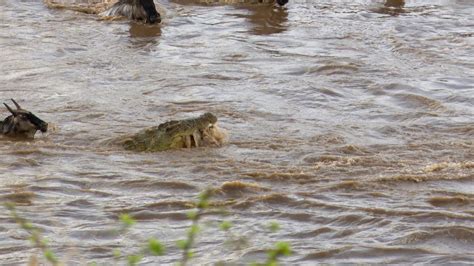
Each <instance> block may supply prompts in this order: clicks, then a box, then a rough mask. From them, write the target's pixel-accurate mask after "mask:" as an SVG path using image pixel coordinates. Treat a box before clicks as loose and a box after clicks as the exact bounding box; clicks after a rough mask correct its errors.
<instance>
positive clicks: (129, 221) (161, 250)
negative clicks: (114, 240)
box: [114, 214, 165, 266]
mask: <svg viewBox="0 0 474 266" xmlns="http://www.w3.org/2000/svg"><path fill="white" fill-rule="evenodd" d="M119 220H120V221H121V223H122V225H121V228H120V232H121V233H125V232H126V231H127V230H128V229H130V228H131V227H132V226H133V225H135V224H136V223H137V222H136V221H135V219H133V217H131V216H130V215H128V214H121V215H120V216H119ZM146 253H149V254H151V255H154V256H162V255H164V254H165V246H164V245H163V244H161V242H160V241H158V240H157V239H155V238H150V239H148V243H147V245H146V246H145V247H143V248H142V250H141V251H140V252H139V253H137V254H130V255H127V256H126V258H127V264H128V265H130V266H133V265H137V264H138V263H140V261H141V260H142V258H143V257H144V256H145V254H146ZM121 256H122V254H121V252H120V251H119V250H114V258H115V259H116V260H117V259H118V258H120V257H121Z"/></svg>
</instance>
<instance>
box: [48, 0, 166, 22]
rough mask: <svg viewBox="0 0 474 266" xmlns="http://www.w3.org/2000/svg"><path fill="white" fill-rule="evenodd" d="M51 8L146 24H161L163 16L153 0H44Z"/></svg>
mask: <svg viewBox="0 0 474 266" xmlns="http://www.w3.org/2000/svg"><path fill="white" fill-rule="evenodd" d="M44 2H45V4H46V5H47V6H48V7H50V8H59V9H69V10H75V11H79V12H84V13H89V14H98V15H99V16H101V17H110V18H114V17H126V18H129V19H132V20H142V21H145V22H146V23H150V24H152V23H160V22H161V15H160V13H158V11H157V10H156V6H155V3H154V2H153V0H44Z"/></svg>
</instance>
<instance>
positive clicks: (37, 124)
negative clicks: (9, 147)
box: [0, 99, 48, 139]
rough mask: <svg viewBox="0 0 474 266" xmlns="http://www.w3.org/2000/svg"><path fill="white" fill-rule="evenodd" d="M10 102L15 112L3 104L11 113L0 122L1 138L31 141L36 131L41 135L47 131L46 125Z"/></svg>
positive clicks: (15, 103)
mask: <svg viewBox="0 0 474 266" xmlns="http://www.w3.org/2000/svg"><path fill="white" fill-rule="evenodd" d="M11 100H12V102H13V104H14V105H15V107H16V110H13V109H12V108H11V107H10V106H8V105H7V104H6V103H3V104H4V105H5V107H6V108H7V109H8V111H10V113H11V115H9V116H8V117H7V118H5V119H4V120H3V121H1V120H0V132H1V134H2V135H3V136H6V137H9V138H18V139H33V138H34V137H35V134H36V131H38V130H39V131H41V132H43V133H45V132H46V131H48V123H46V122H44V121H43V120H41V119H39V118H38V117H37V116H36V115H34V114H33V113H31V112H30V111H28V110H25V109H23V108H21V107H20V105H19V104H18V103H17V102H16V101H15V100H13V99H11Z"/></svg>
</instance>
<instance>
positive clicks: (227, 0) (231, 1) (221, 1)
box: [172, 0, 288, 6]
mask: <svg viewBox="0 0 474 266" xmlns="http://www.w3.org/2000/svg"><path fill="white" fill-rule="evenodd" d="M172 2H175V3H183V4H184V3H187V4H189V3H194V4H205V5H254V4H275V3H277V4H278V5H279V6H284V5H286V4H287V3H288V0H172Z"/></svg>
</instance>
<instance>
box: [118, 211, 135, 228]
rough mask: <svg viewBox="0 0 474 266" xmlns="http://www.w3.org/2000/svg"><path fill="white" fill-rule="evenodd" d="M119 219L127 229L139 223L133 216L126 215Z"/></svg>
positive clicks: (121, 215) (123, 214)
mask: <svg viewBox="0 0 474 266" xmlns="http://www.w3.org/2000/svg"><path fill="white" fill-rule="evenodd" d="M119 219H120V221H121V222H122V223H123V224H124V225H125V226H126V227H130V226H132V225H134V224H136V223H137V222H136V221H135V219H133V218H132V216H130V215H128V214H126V213H122V214H120V216H119Z"/></svg>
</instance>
